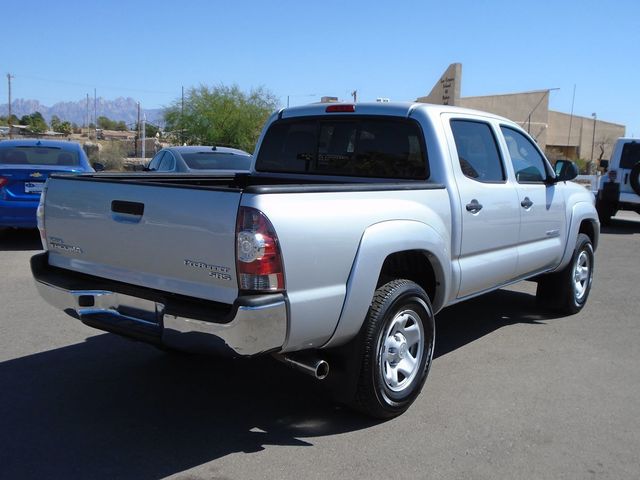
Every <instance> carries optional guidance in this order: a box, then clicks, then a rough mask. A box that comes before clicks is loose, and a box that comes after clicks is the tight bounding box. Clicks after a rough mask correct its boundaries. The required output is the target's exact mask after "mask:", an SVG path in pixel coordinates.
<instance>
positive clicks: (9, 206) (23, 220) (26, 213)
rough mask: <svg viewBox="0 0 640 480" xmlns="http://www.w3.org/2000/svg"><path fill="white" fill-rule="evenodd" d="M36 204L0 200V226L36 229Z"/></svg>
mask: <svg viewBox="0 0 640 480" xmlns="http://www.w3.org/2000/svg"><path fill="white" fill-rule="evenodd" d="M37 208H38V202H18V201H6V200H2V199H0V226H2V227H20V228H36V227H37V226H38V225H37V222H36V210H37Z"/></svg>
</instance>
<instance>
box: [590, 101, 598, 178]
mask: <svg viewBox="0 0 640 480" xmlns="http://www.w3.org/2000/svg"><path fill="white" fill-rule="evenodd" d="M591 116H592V117H593V137H591V165H589V171H588V172H587V173H588V174H591V172H592V171H593V150H594V148H595V146H596V120H597V119H598V115H596V114H595V113H592V114H591Z"/></svg>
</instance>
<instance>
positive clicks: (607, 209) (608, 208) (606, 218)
mask: <svg viewBox="0 0 640 480" xmlns="http://www.w3.org/2000/svg"><path fill="white" fill-rule="evenodd" d="M596 210H597V211H598V218H599V219H600V223H601V224H602V225H609V224H611V217H613V216H614V215H615V214H616V211H615V208H614V207H613V204H612V203H611V202H607V201H606V200H601V199H600V198H598V199H597V201H596Z"/></svg>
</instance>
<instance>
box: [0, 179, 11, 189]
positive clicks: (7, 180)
mask: <svg viewBox="0 0 640 480" xmlns="http://www.w3.org/2000/svg"><path fill="white" fill-rule="evenodd" d="M8 183H9V179H8V178H7V177H0V188H2V187H4V186H5V185H6V184H8Z"/></svg>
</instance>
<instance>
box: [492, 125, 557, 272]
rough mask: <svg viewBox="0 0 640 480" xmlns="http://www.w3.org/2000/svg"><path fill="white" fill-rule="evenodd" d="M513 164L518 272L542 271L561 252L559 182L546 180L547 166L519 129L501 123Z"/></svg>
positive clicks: (554, 260)
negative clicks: (518, 208) (516, 210)
mask: <svg viewBox="0 0 640 480" xmlns="http://www.w3.org/2000/svg"><path fill="white" fill-rule="evenodd" d="M500 128H501V130H502V133H503V135H504V139H505V142H506V146H507V150H508V153H509V158H510V160H511V165H512V166H513V170H514V175H515V179H516V186H517V190H518V205H519V207H520V237H519V240H518V244H519V245H518V268H517V270H518V276H524V275H529V274H531V273H535V272H540V271H544V270H546V269H548V268H550V267H553V266H556V265H557V264H559V263H560V259H561V257H562V254H563V253H564V244H565V237H566V236H567V231H566V225H567V220H566V218H565V217H566V209H565V199H564V194H563V191H562V184H556V183H553V184H552V183H549V184H547V183H545V180H546V179H547V177H548V176H549V175H550V171H549V170H550V166H549V165H548V163H547V161H546V159H545V158H544V156H543V155H542V153H540V151H539V150H538V148H537V147H536V146H535V144H534V143H533V142H532V141H531V140H530V139H529V138H528V137H527V136H526V135H524V134H523V133H522V132H519V131H518V130H516V129H514V128H511V127H507V126H505V125H502V126H501V127H500Z"/></svg>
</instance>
